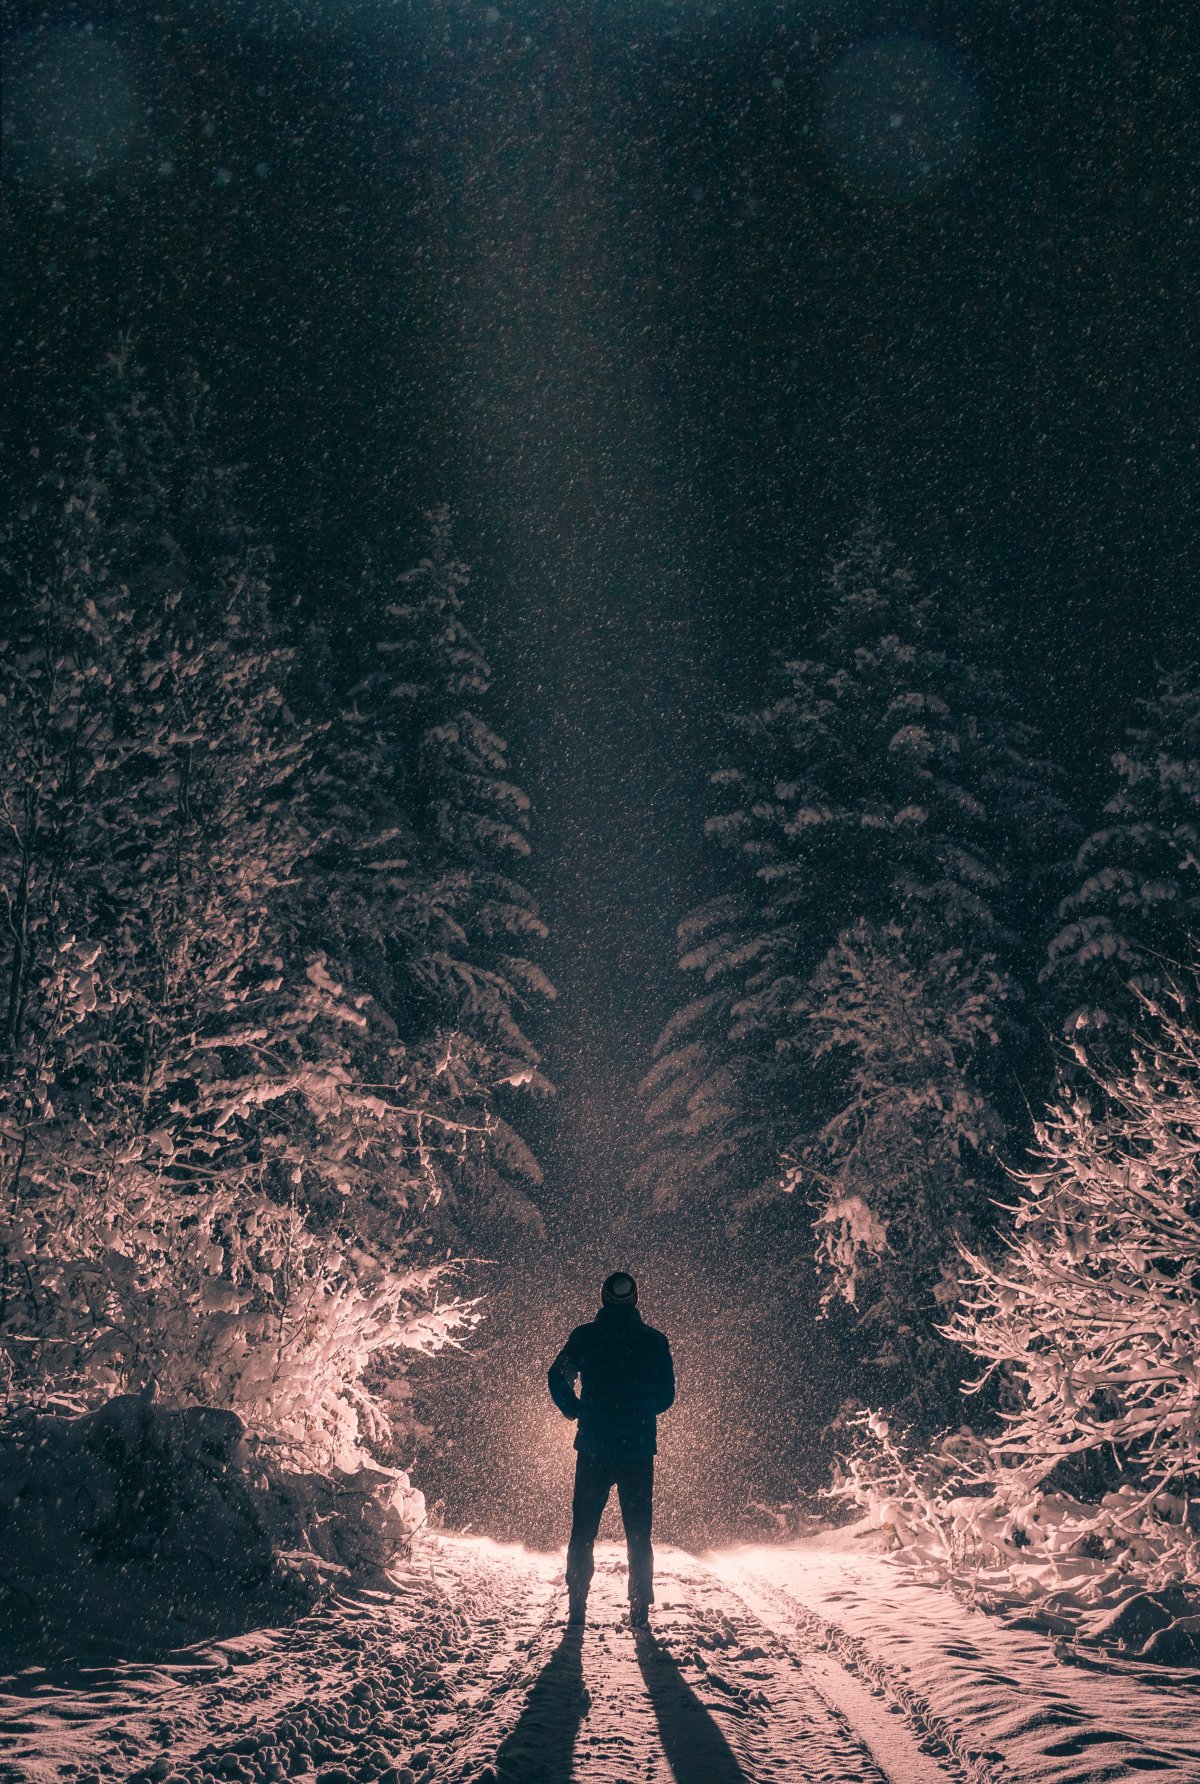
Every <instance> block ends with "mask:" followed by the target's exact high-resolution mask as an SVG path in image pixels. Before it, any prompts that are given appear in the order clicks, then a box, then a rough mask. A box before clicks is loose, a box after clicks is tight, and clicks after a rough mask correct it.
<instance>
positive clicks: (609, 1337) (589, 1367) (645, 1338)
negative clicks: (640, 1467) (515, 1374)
mask: <svg viewBox="0 0 1200 1784" xmlns="http://www.w3.org/2000/svg"><path fill="white" fill-rule="evenodd" d="M576 1377H578V1378H579V1391H578V1393H576V1391H575V1380H576ZM547 1379H548V1381H549V1384H550V1395H551V1398H552V1399H553V1401H554V1404H555V1405H556V1406H557V1407H558V1410H559V1411H560V1412H561V1413H562V1414H563V1416H564V1417H565V1418H569V1419H576V1418H577V1419H578V1420H579V1430H578V1432H577V1434H576V1437H575V1448H576V1449H577V1450H583V1451H584V1452H585V1454H587V1455H589V1456H618V1457H626V1458H629V1459H631V1460H632V1459H634V1458H637V1457H645V1456H653V1455H655V1454H656V1452H657V1450H658V1423H657V1421H658V1415H659V1413H660V1412H666V1410H667V1408H668V1407H669V1406H670V1405H671V1404H672V1402H673V1401H674V1399H675V1366H674V1364H673V1363H672V1361H671V1347H670V1345H669V1344H668V1343H667V1340H666V1338H665V1337H664V1335H663V1334H662V1333H661V1332H657V1331H655V1329H654V1327H653V1326H648V1325H646V1324H645V1322H644V1321H643V1319H642V1316H641V1314H640V1313H639V1312H638V1310H637V1308H636V1307H602V1308H601V1309H600V1311H599V1313H598V1314H597V1315H596V1317H595V1319H594V1320H593V1321H592V1322H591V1324H590V1325H587V1326H576V1328H575V1330H574V1331H573V1332H572V1333H571V1336H570V1337H569V1338H568V1339H567V1342H566V1343H565V1344H564V1345H563V1347H562V1349H561V1350H560V1351H559V1353H558V1355H557V1356H556V1357H555V1359H554V1361H553V1363H551V1365H550V1373H549V1376H548V1378H547Z"/></svg>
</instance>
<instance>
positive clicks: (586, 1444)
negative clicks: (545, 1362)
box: [548, 1270, 675, 1628]
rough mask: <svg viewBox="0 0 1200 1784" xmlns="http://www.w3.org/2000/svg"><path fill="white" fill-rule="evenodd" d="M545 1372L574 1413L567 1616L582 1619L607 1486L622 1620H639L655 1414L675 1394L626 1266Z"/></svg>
mask: <svg viewBox="0 0 1200 1784" xmlns="http://www.w3.org/2000/svg"><path fill="white" fill-rule="evenodd" d="M576 1378H578V1381H579V1391H578V1392H576V1390H575V1381H576ZM548 1380H549V1383H550V1394H551V1397H552V1398H553V1400H554V1404H555V1405H556V1406H557V1407H558V1410H559V1411H560V1412H561V1413H562V1414H563V1416H564V1418H569V1419H578V1420H579V1430H578V1432H577V1434H576V1437H575V1448H576V1449H577V1450H578V1451H579V1455H578V1458H577V1460H576V1463H575V1495H574V1499H573V1500H572V1504H571V1541H570V1545H569V1547H568V1549H567V1591H568V1594H569V1599H570V1608H569V1612H568V1620H569V1621H570V1622H572V1623H582V1622H583V1620H584V1615H585V1612H586V1609H587V1595H588V1587H589V1586H590V1585H591V1582H592V1568H593V1558H592V1551H593V1549H594V1547H595V1543H596V1532H597V1531H598V1530H599V1528H600V1519H601V1518H602V1517H603V1515H604V1507H605V1506H606V1505H607V1503H608V1495H609V1493H610V1491H611V1490H612V1488H613V1487H614V1486H615V1487H616V1489H617V1497H618V1498H619V1500H620V1502H621V1517H622V1519H623V1520H624V1524H625V1540H626V1543H627V1544H628V1547H629V1620H630V1622H631V1623H632V1624H633V1626H634V1627H635V1628H644V1627H645V1625H646V1624H647V1622H648V1621H649V1607H650V1605H651V1604H652V1603H653V1602H654V1550H653V1549H652V1547H651V1546H650V1527H651V1524H652V1522H653V1517H654V1457H655V1455H656V1453H657V1450H658V1415H659V1413H660V1412H666V1410H667V1408H668V1407H669V1406H670V1405H671V1404H672V1402H673V1401H674V1399H675V1366H674V1364H673V1363H672V1361H671V1347H670V1345H669V1344H668V1343H667V1340H666V1338H665V1336H664V1335H663V1333H662V1332H656V1331H655V1329H654V1327H653V1326H648V1325H646V1324H645V1323H644V1321H643V1319H642V1316H641V1314H640V1313H639V1312H638V1309H637V1283H636V1282H635V1281H634V1280H633V1277H632V1276H630V1275H629V1273H628V1272H627V1271H625V1270H617V1271H616V1272H615V1273H614V1274H613V1275H612V1276H610V1277H609V1278H608V1279H607V1281H606V1282H605V1284H604V1287H603V1289H602V1290H601V1291H600V1311H599V1313H598V1314H597V1315H596V1317H595V1319H594V1320H593V1321H592V1322H591V1324H590V1325H587V1326H576V1328H575V1330H574V1331H573V1332H572V1333H571V1336H570V1337H569V1338H568V1339H567V1342H566V1343H565V1344H564V1345H563V1347H562V1349H561V1350H560V1351H559V1353H558V1355H557V1356H556V1357H555V1359H554V1361H553V1363H551V1365H550V1373H549V1376H548Z"/></svg>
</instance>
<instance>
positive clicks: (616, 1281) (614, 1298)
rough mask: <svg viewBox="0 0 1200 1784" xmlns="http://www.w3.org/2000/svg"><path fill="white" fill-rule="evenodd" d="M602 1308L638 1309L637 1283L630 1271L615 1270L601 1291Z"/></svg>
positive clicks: (605, 1281)
mask: <svg viewBox="0 0 1200 1784" xmlns="http://www.w3.org/2000/svg"><path fill="white" fill-rule="evenodd" d="M600 1305H601V1307H636V1306H637V1283H636V1282H635V1281H634V1280H633V1277H632V1276H631V1275H630V1274H629V1272H628V1270H614V1271H613V1273H612V1275H611V1276H606V1277H605V1279H604V1287H603V1288H602V1289H601V1290H600Z"/></svg>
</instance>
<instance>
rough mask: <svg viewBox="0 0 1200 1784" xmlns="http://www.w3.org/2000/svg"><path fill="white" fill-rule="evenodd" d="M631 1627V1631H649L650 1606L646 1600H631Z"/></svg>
mask: <svg viewBox="0 0 1200 1784" xmlns="http://www.w3.org/2000/svg"><path fill="white" fill-rule="evenodd" d="M629 1627H630V1628H631V1629H649V1627H650V1606H649V1605H648V1604H647V1603H646V1600H645V1599H644V1598H631V1599H630V1600H629Z"/></svg>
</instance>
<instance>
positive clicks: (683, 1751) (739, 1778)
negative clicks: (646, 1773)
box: [637, 1630, 747, 1784]
mask: <svg viewBox="0 0 1200 1784" xmlns="http://www.w3.org/2000/svg"><path fill="white" fill-rule="evenodd" d="M637 1657H638V1665H639V1666H640V1667H641V1669H642V1677H643V1679H645V1681H646V1692H647V1695H648V1696H649V1698H650V1702H651V1704H652V1705H653V1706H654V1714H655V1716H656V1717H657V1718H658V1732H659V1734H660V1736H661V1737H662V1744H663V1750H664V1752H665V1753H666V1755H667V1759H668V1761H669V1762H670V1766H671V1770H672V1771H673V1772H674V1774H675V1784H747V1781H746V1774H745V1772H744V1771H743V1770H742V1768H741V1766H740V1765H739V1764H738V1762H737V1760H736V1759H735V1758H734V1756H733V1752H732V1750H731V1748H730V1746H729V1743H728V1741H727V1740H726V1739H725V1736H724V1735H723V1734H722V1733H721V1730H720V1728H719V1727H718V1726H717V1724H716V1722H714V1721H713V1718H712V1717H711V1716H710V1715H709V1713H708V1711H707V1710H706V1709H705V1707H704V1705H703V1704H702V1703H701V1702H700V1699H699V1698H698V1697H697V1696H696V1693H695V1692H694V1691H693V1690H692V1688H691V1686H690V1685H689V1684H688V1682H687V1680H686V1679H685V1678H684V1677H683V1675H682V1673H681V1672H680V1670H679V1666H678V1664H677V1662H676V1661H675V1659H674V1658H673V1656H672V1655H671V1654H670V1653H669V1652H668V1650H667V1649H666V1648H664V1647H663V1646H662V1645H661V1643H659V1642H657V1641H656V1640H655V1638H654V1636H653V1635H651V1634H650V1632H649V1631H648V1630H646V1631H641V1632H639V1634H638V1636H637Z"/></svg>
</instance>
